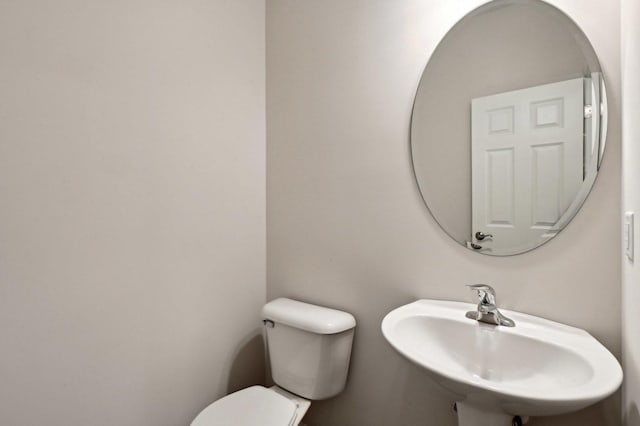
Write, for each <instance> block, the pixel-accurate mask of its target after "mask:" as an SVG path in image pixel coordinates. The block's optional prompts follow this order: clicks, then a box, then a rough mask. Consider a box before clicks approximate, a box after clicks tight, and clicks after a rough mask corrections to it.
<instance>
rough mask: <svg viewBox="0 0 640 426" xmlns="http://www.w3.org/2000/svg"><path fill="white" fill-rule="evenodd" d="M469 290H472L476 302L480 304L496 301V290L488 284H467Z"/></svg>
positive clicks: (493, 303) (492, 303)
mask: <svg viewBox="0 0 640 426" xmlns="http://www.w3.org/2000/svg"><path fill="white" fill-rule="evenodd" d="M467 287H469V289H470V290H472V291H474V292H475V294H476V297H477V302H480V303H481V304H491V305H495V303H496V291H495V290H494V289H493V287H491V286H490V285H488V284H468V285H467Z"/></svg>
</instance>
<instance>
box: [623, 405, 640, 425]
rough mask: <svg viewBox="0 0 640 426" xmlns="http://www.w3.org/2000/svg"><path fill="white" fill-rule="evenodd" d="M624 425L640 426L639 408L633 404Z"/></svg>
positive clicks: (626, 415) (626, 414)
mask: <svg viewBox="0 0 640 426" xmlns="http://www.w3.org/2000/svg"><path fill="white" fill-rule="evenodd" d="M624 425H625V426H640V413H639V412H638V406H637V405H636V404H632V405H631V406H630V407H629V409H628V411H627V412H626V413H625V418H624Z"/></svg>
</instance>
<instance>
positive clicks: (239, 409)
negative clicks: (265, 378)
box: [191, 386, 297, 426]
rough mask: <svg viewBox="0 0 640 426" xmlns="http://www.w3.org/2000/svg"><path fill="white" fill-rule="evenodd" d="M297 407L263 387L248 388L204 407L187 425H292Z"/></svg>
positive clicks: (290, 401)
mask: <svg viewBox="0 0 640 426" xmlns="http://www.w3.org/2000/svg"><path fill="white" fill-rule="evenodd" d="M296 408H297V404H296V403H294V402H293V401H292V400H290V399H288V398H286V397H284V396H282V395H281V394H279V393H277V392H275V391H273V390H271V389H267V388H265V387H263V386H251V387H249V388H246V389H242V390H240V391H238V392H234V393H232V394H230V395H227V396H225V397H224V398H221V399H219V400H217V401H215V402H214V403H213V404H211V405H209V406H208V407H206V408H205V409H204V410H202V411H201V412H200V414H198V416H197V417H196V418H195V419H194V420H193V422H192V423H191V426H229V425H234V426H293V425H295V424H296V423H295V420H296V417H297V415H296Z"/></svg>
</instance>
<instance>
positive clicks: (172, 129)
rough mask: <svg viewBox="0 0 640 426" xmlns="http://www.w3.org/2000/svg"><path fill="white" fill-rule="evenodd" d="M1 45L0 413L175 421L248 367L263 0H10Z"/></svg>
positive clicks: (4, 7) (260, 283)
mask: <svg viewBox="0 0 640 426" xmlns="http://www.w3.org/2000/svg"><path fill="white" fill-rule="evenodd" d="M0 58H2V66H0V99H1V101H0V122H1V124H0V200H2V203H1V208H0V348H1V349H0V382H1V385H0V424H2V425H7V426H8V425H12V426H42V425H51V426H69V425H72V426H76V425H118V426H142V425H153V426H163V425H164V426H176V425H186V424H188V423H189V422H190V421H191V419H193V417H194V416H195V415H196V413H197V412H198V411H199V410H200V409H202V408H203V407H204V406H205V405H207V404H208V403H210V402H211V401H212V400H213V399H215V398H216V397H218V396H220V395H222V394H224V393H225V392H226V391H227V390H228V389H229V388H233V387H236V386H238V385H240V384H241V382H242V381H251V380H253V379H254V378H255V377H256V376H257V377H259V373H258V374H257V375H256V374H254V372H252V371H251V370H248V371H247V370H245V369H243V368H240V365H239V363H240V364H241V363H242V362H243V360H250V359H252V358H253V356H254V354H253V350H251V349H243V345H244V344H245V343H246V341H248V340H249V339H250V338H251V336H253V335H254V333H256V332H257V331H258V330H259V316H258V315H259V314H258V312H259V308H260V306H261V305H262V304H263V303H264V298H265V294H264V293H265V282H264V274H265V272H264V271H265V264H264V263H265V260H264V259H265V247H264V246H265V223H264V202H265V201H264V200H265V188H264V171H265V161H264V160H265V158H264V152H265V118H264V103H265V91H264V2H263V1H260V0H242V1H239V0H211V1H207V2H202V1H196V0H183V1H179V2H176V1H164V0H160V1H148V0H128V1H120V0H116V1H102V2H99V1H81V0H61V1H55V2H51V1H46V0H15V1H14V0H7V1H3V2H0ZM249 346H250V347H251V348H253V347H252V346H251V345H249ZM255 346H256V347H258V349H259V344H258V345H255ZM237 352H238V353H237ZM257 352H258V354H257V356H258V358H257V360H258V362H257V363H256V364H255V365H256V366H257V367H259V366H260V362H259V360H260V359H261V358H260V354H259V352H260V351H259V350H257ZM235 373H238V374H235ZM234 374H235V376H234ZM240 376H242V377H240Z"/></svg>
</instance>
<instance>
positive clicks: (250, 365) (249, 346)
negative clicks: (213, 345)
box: [227, 330, 266, 393]
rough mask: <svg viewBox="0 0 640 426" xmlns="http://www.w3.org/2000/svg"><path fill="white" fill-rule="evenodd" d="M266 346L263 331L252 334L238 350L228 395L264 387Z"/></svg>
mask: <svg viewBox="0 0 640 426" xmlns="http://www.w3.org/2000/svg"><path fill="white" fill-rule="evenodd" d="M265 356H266V355H265V346H264V339H263V338H262V333H261V330H259V331H258V332H257V334H255V333H254V334H252V335H251V336H250V337H249V340H247V341H245V342H244V343H242V344H241V345H240V347H239V348H238V350H237V352H236V354H235V356H234V357H233V361H232V363H231V369H230V371H229V380H228V381H227V393H232V392H235V391H238V390H240V389H244V388H246V387H249V386H253V385H264V384H265V377H266V363H265Z"/></svg>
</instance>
